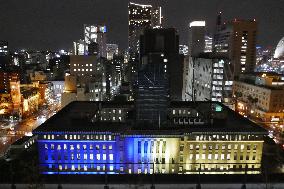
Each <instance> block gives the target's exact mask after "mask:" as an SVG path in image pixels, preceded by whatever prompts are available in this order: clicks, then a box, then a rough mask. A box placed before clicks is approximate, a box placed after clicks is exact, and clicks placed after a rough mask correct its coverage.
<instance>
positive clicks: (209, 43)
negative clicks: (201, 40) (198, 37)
mask: <svg viewBox="0 0 284 189" xmlns="http://www.w3.org/2000/svg"><path fill="white" fill-rule="evenodd" d="M212 44H213V38H212V37H210V36H208V35H205V49H204V52H212Z"/></svg>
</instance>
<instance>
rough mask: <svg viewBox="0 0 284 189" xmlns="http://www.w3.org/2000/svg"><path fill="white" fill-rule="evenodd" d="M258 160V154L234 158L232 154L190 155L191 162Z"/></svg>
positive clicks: (236, 155)
mask: <svg viewBox="0 0 284 189" xmlns="http://www.w3.org/2000/svg"><path fill="white" fill-rule="evenodd" d="M225 159H226V160H256V154H253V155H252V156H249V155H246V156H244V155H238V154H237V153H234V157H231V154H208V155H207V156H206V154H195V155H194V154H190V155H189V160H225Z"/></svg>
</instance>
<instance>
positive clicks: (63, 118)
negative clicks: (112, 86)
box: [34, 101, 266, 135]
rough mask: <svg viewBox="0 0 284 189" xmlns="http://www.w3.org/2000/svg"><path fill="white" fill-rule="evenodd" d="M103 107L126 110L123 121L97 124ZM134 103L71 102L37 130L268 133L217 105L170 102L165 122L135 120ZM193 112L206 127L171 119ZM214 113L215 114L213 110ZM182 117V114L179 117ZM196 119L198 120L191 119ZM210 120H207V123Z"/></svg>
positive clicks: (145, 133)
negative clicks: (98, 113) (177, 112)
mask: <svg viewBox="0 0 284 189" xmlns="http://www.w3.org/2000/svg"><path fill="white" fill-rule="evenodd" d="M104 108H114V109H123V108H126V109H127V114H126V119H125V120H124V121H123V122H112V121H101V120H97V121H94V119H93V118H94V116H95V115H96V114H97V112H98V111H99V110H101V109H104ZM134 108H135V104H134V102H129V101H128V102H82V101H81V102H79V101H76V102H72V103H70V104H68V105H67V106H66V107H64V108H63V109H62V110H60V111H59V112H58V113H57V114H55V115H54V116H52V117H51V118H49V119H48V120H47V121H46V122H44V123H43V124H42V125H40V126H39V127H38V128H36V129H35V130H34V133H35V134H40V133H46V132H71V133H72V132H88V133H89V132H91V133H96V132H108V133H119V134H129V135H132V134H133V135H140V134H143V135H182V134H184V133H191V132H203V133H208V132H216V133H217V132H228V133H230V132H237V133H258V134H266V131H265V130H264V129H263V128H261V127H260V126H258V125H257V124H255V123H253V122H251V121H250V120H248V119H246V118H244V117H242V116H241V115H239V114H237V113H235V112H234V111H233V110H231V109H229V108H228V107H226V106H224V105H222V104H221V103H218V102H171V103H170V105H169V108H168V120H167V122H166V123H163V124H161V125H160V126H159V125H151V124H148V123H138V122H136V120H135V117H134V115H135V113H134V111H135V110H134ZM173 109H175V110H178V109H187V110H188V109H190V110H191V111H195V112H198V114H199V117H198V118H201V119H202V120H205V121H204V124H202V125H200V124H191V125H180V124H176V123H174V122H173V121H172V120H171V117H174V116H177V115H171V113H172V110H173ZM210 110H212V111H210ZM180 117H183V115H180ZM192 118H196V117H192ZM206 120H207V121H206Z"/></svg>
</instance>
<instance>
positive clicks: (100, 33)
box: [84, 24, 107, 58]
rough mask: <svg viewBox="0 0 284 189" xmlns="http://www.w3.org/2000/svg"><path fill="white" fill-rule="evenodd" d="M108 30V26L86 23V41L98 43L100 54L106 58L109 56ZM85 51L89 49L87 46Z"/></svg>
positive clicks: (87, 42)
mask: <svg viewBox="0 0 284 189" xmlns="http://www.w3.org/2000/svg"><path fill="white" fill-rule="evenodd" d="M106 32H107V30H106V26H104V25H89V24H85V25H84V42H85V43H86V44H91V43H92V42H95V43H97V44H98V51H99V52H98V54H99V56H101V57H105V58H106V57H107V52H106V48H107V46H106V40H107V39H106ZM85 51H88V49H87V47H85Z"/></svg>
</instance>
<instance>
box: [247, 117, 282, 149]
mask: <svg viewBox="0 0 284 189" xmlns="http://www.w3.org/2000/svg"><path fill="white" fill-rule="evenodd" d="M249 119H250V120H251V121H253V122H254V123H256V124H258V125H260V126H261V127H262V128H264V129H266V130H267V131H268V133H269V136H270V137H271V138H273V140H274V141H275V142H276V143H277V144H279V145H280V146H281V147H282V149H283V150H284V135H283V130H282V128H281V126H282V127H283V125H279V124H276V123H272V122H263V121H259V120H255V119H252V118H249Z"/></svg>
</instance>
